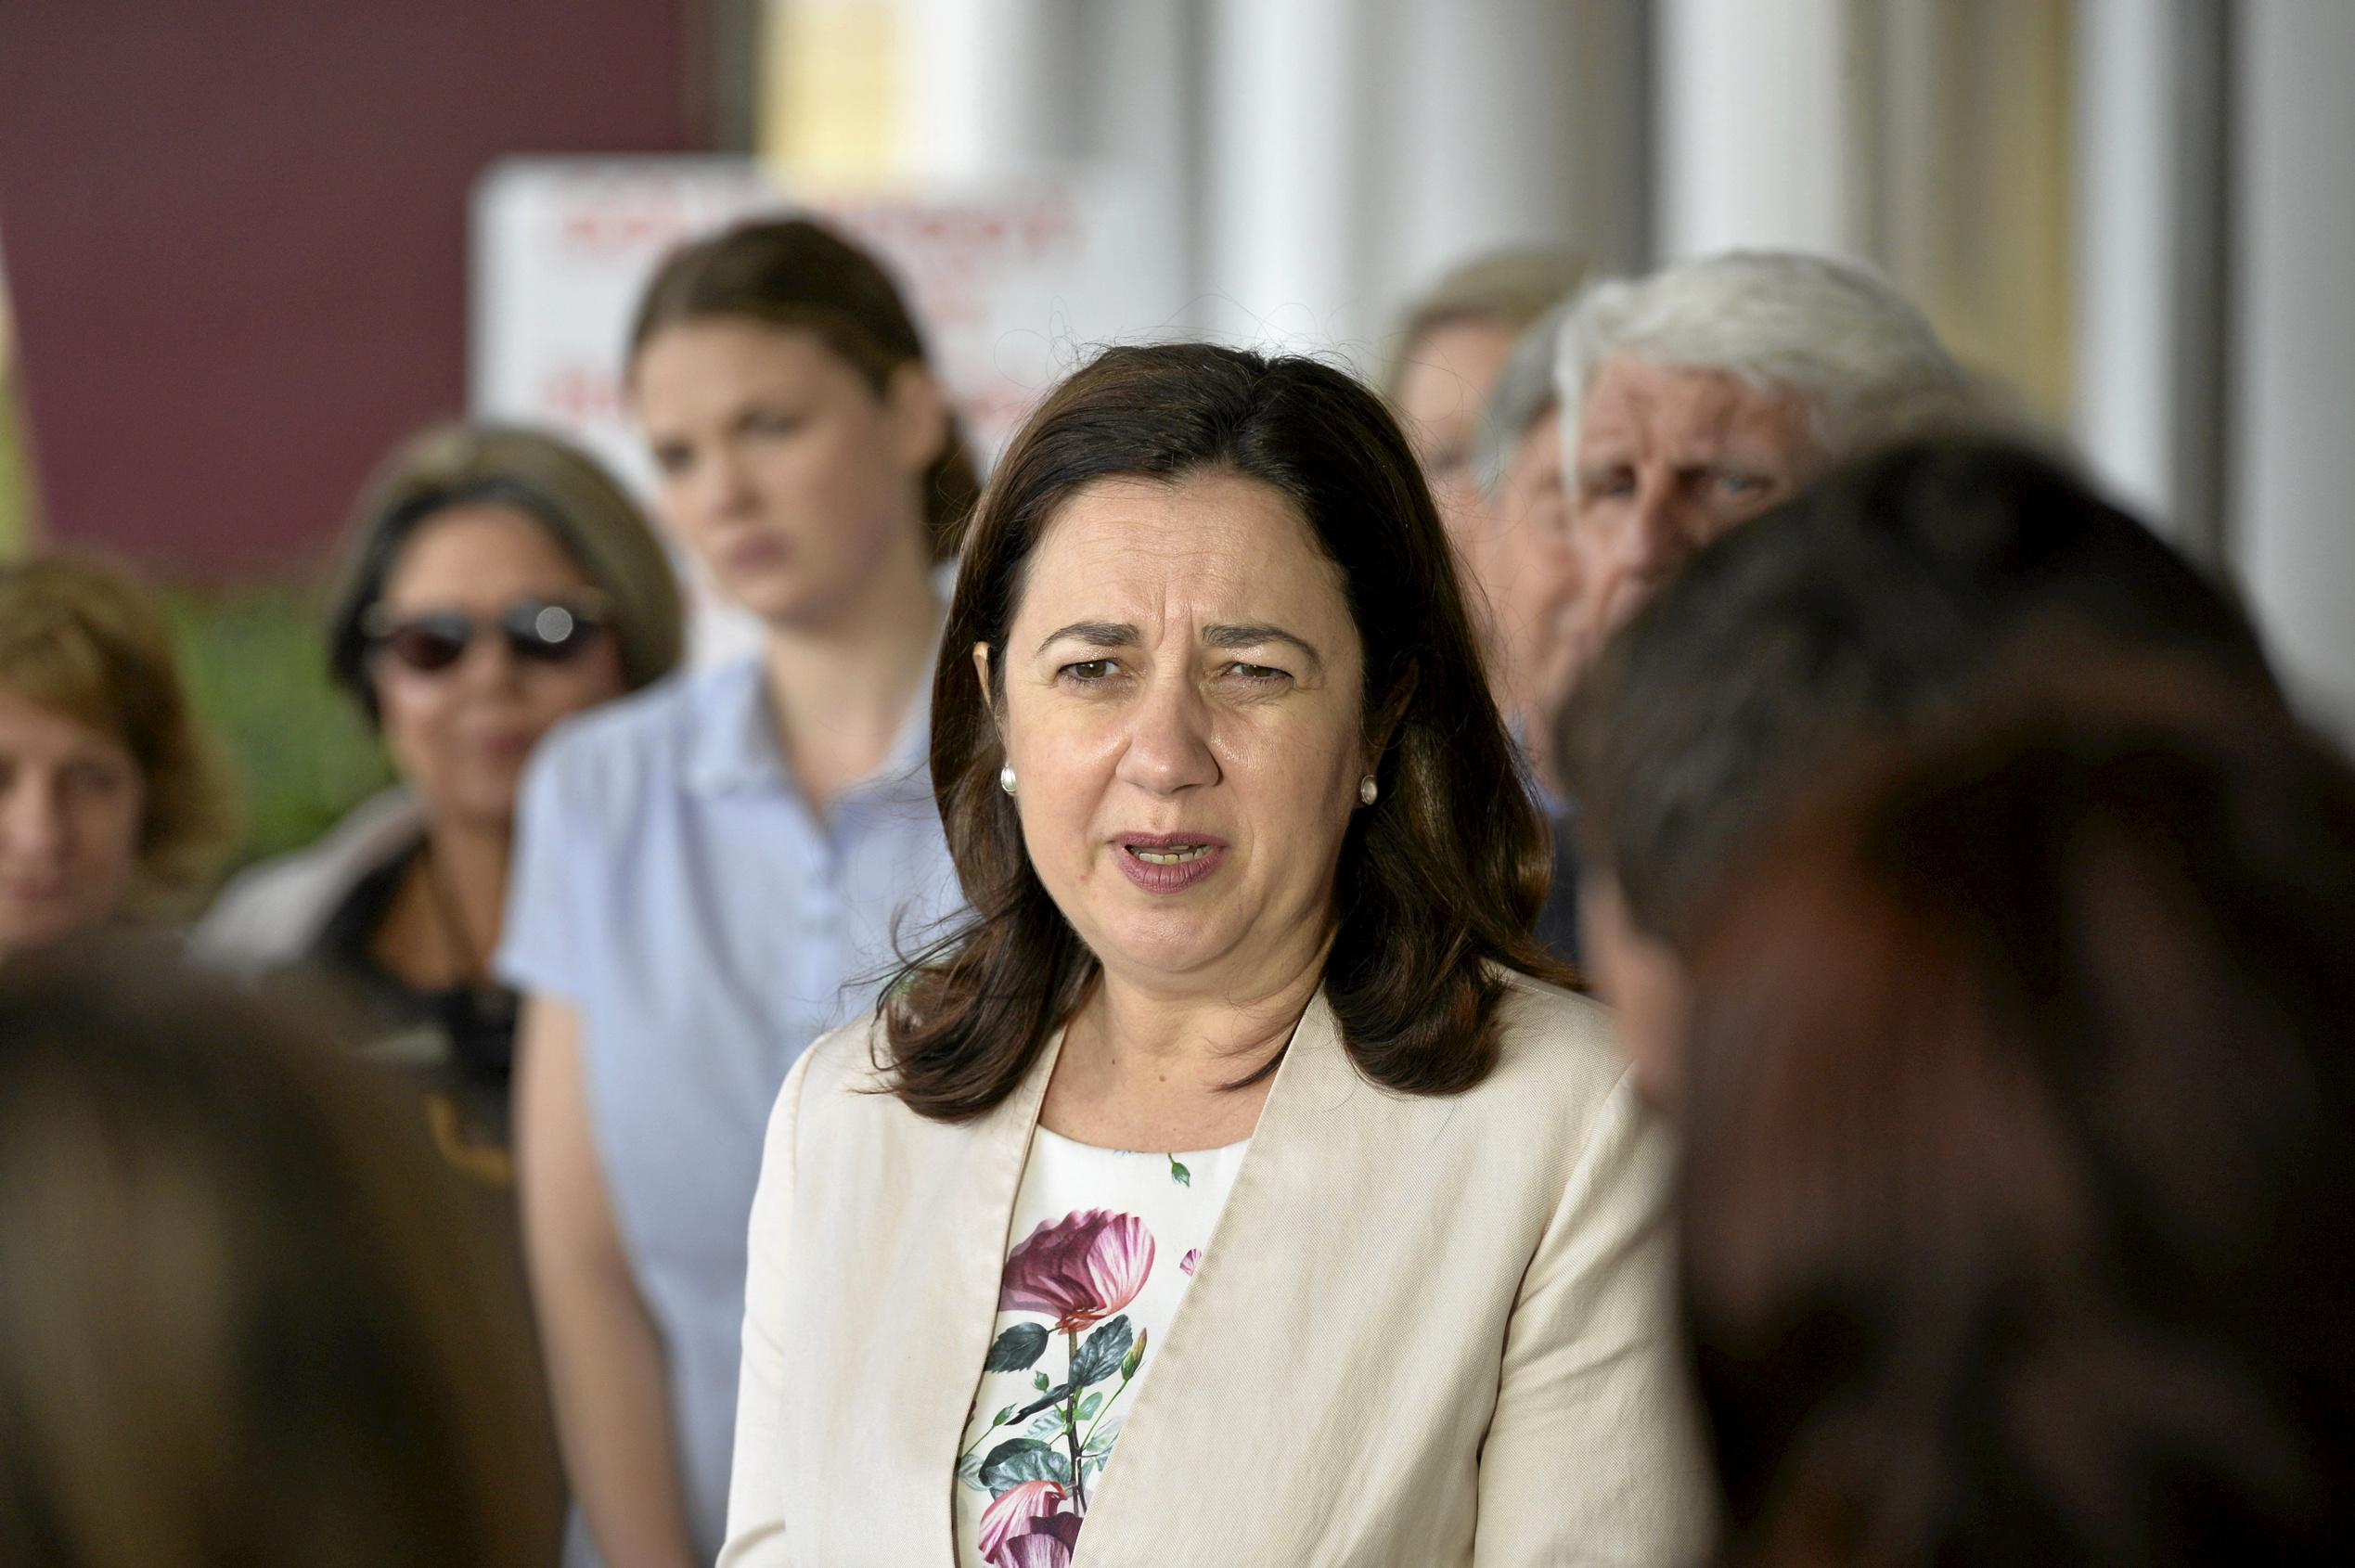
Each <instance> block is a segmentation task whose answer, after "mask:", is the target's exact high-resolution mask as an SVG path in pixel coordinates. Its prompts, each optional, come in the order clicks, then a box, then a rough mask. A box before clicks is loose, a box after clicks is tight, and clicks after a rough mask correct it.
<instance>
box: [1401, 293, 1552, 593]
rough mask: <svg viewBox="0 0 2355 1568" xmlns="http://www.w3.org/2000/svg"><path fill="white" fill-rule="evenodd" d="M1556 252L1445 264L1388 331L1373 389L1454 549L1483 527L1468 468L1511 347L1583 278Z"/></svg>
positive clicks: (1476, 485)
mask: <svg viewBox="0 0 2355 1568" xmlns="http://www.w3.org/2000/svg"><path fill="white" fill-rule="evenodd" d="M1586 270H1587V264H1586V263H1585V262H1584V261H1583V260H1582V259H1581V258H1579V257H1577V256H1574V255H1569V254H1566V253H1564V252H1563V251H1543V250H1538V251H1531V250H1517V251H1495V252H1492V253H1489V254H1486V255H1482V256H1476V257H1474V258H1473V259H1472V260H1471V261H1468V262H1465V263H1463V264H1461V266H1458V267H1455V268H1453V269H1452V270H1450V271H1449V272H1448V273H1447V274H1446V275H1445V276H1442V277H1440V278H1439V279H1437V280H1436V281H1435V282H1434V283H1433V284H1432V285H1431V287H1430V288H1428V289H1424V290H1423V292H1422V294H1420V295H1418V296H1417V297H1416V298H1415V299H1414V300H1413V301H1412V302H1410V303H1409V305H1408V307H1407V309H1406V312H1405V315H1404V316H1403V318H1402V319H1401V320H1400V322H1399V324H1398V328H1397V330H1396V331H1395V332H1394V333H1392V335H1391V348H1390V353H1389V358H1388V362H1387V363H1386V364H1385V365H1384V366H1383V377H1382V389H1383V396H1384V397H1386V398H1388V399H1389V401H1390V405H1391V407H1392V408H1393V409H1394V410H1396V413H1397V415H1398V421H1399V423H1400V425H1401V426H1402V427H1404V429H1405V430H1406V432H1407V441H1408V443H1409V445H1411V446H1412V447H1413V448H1414V454H1415V460H1416V461H1417V462H1419V463H1421V464H1422V470H1423V475H1424V477H1425V478H1426V479H1427V480H1429V481H1430V483H1431V496H1432V499H1433V500H1434V501H1435V503H1437V505H1438V508H1439V521H1441V522H1443V523H1445V524H1446V525H1447V529H1448V536H1449V537H1450V538H1452V539H1454V540H1456V541H1457V547H1458V549H1460V550H1461V551H1463V552H1464V553H1465V554H1466V555H1467V556H1476V555H1477V553H1478V535H1479V534H1480V533H1481V531H1482V529H1483V528H1484V526H1485V520H1484V518H1483V515H1482V512H1483V508H1482V496H1481V494H1480V492H1481V482H1482V476H1481V474H1480V473H1479V471H1478V469H1477V466H1476V458H1477V455H1478V444H1479V441H1480V429H1481V422H1482V419H1483V418H1484V416H1485V415H1486V411H1487V408H1488V404H1489V400H1490V398H1491V397H1492V396H1493V395H1494V393H1495V392H1496V390H1497V387H1498V383H1499V379H1500V378H1501V377H1502V376H1503V375H1504V373H1505V369H1506V366H1507V363H1508V362H1509V360H1510V359H1511V357H1512V353H1513V346H1514V344H1515V343H1516V342H1518V341H1519V340H1520V338H1521V336H1522V334H1523V333H1525V332H1526V331H1527V330H1528V329H1529V328H1531V327H1532V326H1534V325H1536V324H1537V322H1538V318H1539V317H1541V316H1543V315H1546V314H1547V313H1548V312H1549V311H1551V309H1553V308H1554V307H1555V306H1556V305H1558V304H1560V303H1561V302H1563V301H1564V300H1566V299H1568V298H1569V297H1570V295H1571V293H1572V292H1573V291H1574V290H1575V289H1576V288H1577V287H1578V281H1579V279H1580V278H1582V277H1584V276H1586Z"/></svg>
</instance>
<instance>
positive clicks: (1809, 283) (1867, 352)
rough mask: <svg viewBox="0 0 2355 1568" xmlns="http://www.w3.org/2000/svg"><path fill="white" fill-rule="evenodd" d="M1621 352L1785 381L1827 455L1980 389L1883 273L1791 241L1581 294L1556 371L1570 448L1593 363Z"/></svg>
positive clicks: (1959, 417)
mask: <svg viewBox="0 0 2355 1568" xmlns="http://www.w3.org/2000/svg"><path fill="white" fill-rule="evenodd" d="M1618 355H1625V356H1627V357H1628V358H1632V359H1638V360H1641V361H1643V362H1644V363H1646V364H1652V365H1662V366H1676V367H1679V368H1683V369H1695V370H1717V371H1722V372H1724V373H1726V374H1728V375H1731V376H1736V377H1739V378H1740V379H1743V380H1744V381H1747V382H1749V383H1750V384H1752V385H1753V386H1757V387H1760V388H1769V389H1773V390H1777V391H1782V392H1789V393H1791V394H1792V395H1794V396H1795V397H1796V398H1797V399H1798V400H1799V402H1800V403H1801V404H1802V405H1804V406H1805V408H1806V410H1807V415H1808V428H1809V430H1810V431H1811V432H1812V434H1813V435H1814V437H1815V442H1816V444H1817V446H1818V448H1819V449H1820V451H1821V455H1822V456H1823V457H1824V458H1825V460H1827V461H1834V462H1836V461H1839V460H1842V459H1844V458H1847V457H1849V456H1855V455H1857V454H1859V453H1860V452H1861V451H1863V450H1865V449H1867V448H1871V447H1874V446H1878V445H1879V444H1881V443H1884V442H1885V441H1888V440H1891V439H1895V438H1897V437H1898V436H1899V435H1900V434H1902V433H1904V432H1906V431H1911V430H1912V429H1914V428H1916V427H1918V426H1921V425H1925V424H1927V425H1937V424H1949V423H1955V422H1964V421H1968V420H1969V419H1970V418H1971V417H1972V415H1973V413H1974V411H1975V405H1976V404H1977V403H1978V402H1979V399H1980V391H1979V389H1978V388H1977V386H1976V385H1975V382H1974V381H1973V379H1972V378H1970V377H1969V376H1968V375H1966V374H1965V373H1964V371H1963V367H1962V366H1960V365H1958V364H1956V363H1955V360H1954V356H1953V355H1952V354H1950V353H1948V352H1947V350H1946V347H1945V345H1944V344H1942V343H1940V342H1939V341H1938V337H1937V332H1936V331H1935V330H1933V329H1932V328H1931V326H1930V323H1929V320H1928V318H1927V317H1925V316H1924V315H1923V314H1922V313H1921V311H1919V310H1918V309H1916V308H1915V307H1914V306H1913V304H1912V303H1911V302H1910V301H1908V300H1907V299H1906V298H1905V297H1904V296H1903V295H1901V294H1899V293H1898V291H1897V290H1896V289H1893V288H1892V287H1890V286H1889V284H1888V282H1887V281H1886V280H1885V279H1884V278H1883V277H1882V276H1880V275H1879V274H1877V273H1875V272H1872V271H1871V270H1869V269H1867V268H1865V267H1863V266H1860V265H1857V264H1855V263H1847V262H1838V261H1834V260H1832V259H1830V258H1829V257H1824V256H1810V255H1803V254H1800V253H1797V252H1794V251H1729V252H1727V253H1726V254H1723V255H1718V256H1705V257H1702V258H1700V259H1698V260H1695V261H1690V262H1679V263H1675V264H1673V265H1670V266H1667V267H1663V268H1661V269H1660V270H1659V271H1657V272H1654V273H1652V274H1650V275H1649V276H1644V277H1641V278H1634V279H1612V280H1610V281H1606V282H1602V283H1598V284H1596V285H1595V286H1594V287H1592V288H1590V289H1588V290H1587V291H1586V292H1585V293H1583V294H1582V295H1580V296H1579V298H1578V301H1577V303H1576V308H1575V309H1574V310H1573V311H1572V313H1571V315H1570V319H1569V320H1568V322H1566V323H1565V324H1564V328H1563V331H1562V343H1561V348H1560V352H1559V354H1558V356H1557V358H1556V361H1555V370H1554V384H1555V386H1556V387H1557V389H1558V390H1559V391H1560V393H1561V397H1562V430H1563V443H1564V451H1565V452H1568V453H1576V450H1577V436H1578V416H1579V411H1580V405H1581V404H1582V403H1583V401H1584V399H1585V396H1586V393H1587V391H1588V389H1589V387H1590V386H1591V385H1592V384H1593V380H1594V375H1595V372H1596V371H1597V370H1598V369H1599V368H1601V366H1602V363H1603V361H1604V360H1606V359H1609V358H1612V357H1615V356H1618Z"/></svg>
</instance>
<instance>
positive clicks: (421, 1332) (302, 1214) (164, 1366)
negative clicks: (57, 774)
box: [0, 944, 546, 1568]
mask: <svg viewBox="0 0 2355 1568" xmlns="http://www.w3.org/2000/svg"><path fill="white" fill-rule="evenodd" d="M326 1045H327V1042H324V1041H323V1040H321V1039H320V1038H318V1037H316V1036H315V1035H313V1034H311V1033H309V1032H306V1031H303V1030H299V1029H297V1028H295V1027H293V1025H292V1024H291V1023H290V1021H289V1020H288V1019H287V1018H286V1017H285V1016H283V1015H282V1014H280V1013H279V1012H277V1010H275V1009H269V1008H266V1007H264V1006H263V1005H262V1004H261V1003H259V1002H258V1001H257V1000H256V999H255V998H253V997H252V996H250V995H248V994H246V993H244V992H243V991H241V990H238V989H235V988H231V987H228V986H226V985H224V984H222V983H218V982H206V981H204V980H201V979H199V978H198V977H194V976H192V975H189V974H187V973H184V972H181V971H179V970H176V969H175V968H174V965H173V964H172V962H171V961H170V960H169V959H168V958H164V957H162V956H161V955H159V954H158V953H156V952H154V951H152V950H150V949H149V948H148V947H147V946H146V945H140V946H137V947H134V948H130V949H127V950H126V949H118V948H114V947H111V946H109V945H105V944H100V945H98V946H97V948H96V949H94V950H93V951H91V952H88V953H78V954H76V955H74V956H73V958H72V959H71V961H70V962H61V961H60V960H59V959H58V958H51V957H40V958H34V959H32V960H30V961H29V962H27V963H25V964H22V965H19V964H11V965H10V966H9V970H8V971H7V973H6V975H5V977H0V1258H5V1259H6V1260H7V1262H6V1266H5V1267H0V1413H4V1414H0V1497H5V1498H6V1505H5V1506H0V1562H6V1563H10V1564H18V1563H21V1564H27V1565H30V1564H34V1563H38V1564H40V1565H42V1568H162V1565H173V1568H212V1565H216V1564H218V1565H226V1564H237V1565H238V1568H319V1565H322V1564H332V1565H334V1568H512V1565H514V1564H518V1563H529V1562H534V1561H545V1560H546V1553H545V1549H542V1550H540V1551H539V1552H538V1553H537V1554H536V1555H535V1552H534V1546H535V1543H534V1537H533V1534H532V1522H531V1520H530V1519H529V1517H528V1515H526V1514H524V1513H521V1512H520V1511H519V1510H518V1509H517V1507H516V1506H515V1505H516V1500H517V1499H516V1497H515V1496H514V1493H513V1490H512V1488H511V1486H510V1484H509V1481H508V1478H509V1476H510V1475H511V1467H512V1463H513V1454H514V1452H515V1445H516V1442H517V1441H518V1434H517V1432H516V1428H515V1414H516V1412H517V1411H518V1410H519V1409H522V1408H526V1407H528V1397H527V1395H526V1394H525V1393H524V1392H522V1391H521V1390H519V1389H517V1388H516V1387H514V1386H513V1383H514V1381H515V1380H516V1379H517V1378H519V1377H521V1376H522V1375H523V1372H524V1361H525V1358H524V1356H523V1355H522V1354H521V1352H520V1350H519V1348H518V1344H519V1341H520V1337H521V1323H520V1321H519V1314H520V1305H519V1304H517V1303H515V1302H513V1301H512V1300H508V1301H506V1302H501V1301H499V1300H498V1299H497V1298H496V1297H495V1295H493V1294H491V1293H490V1292H486V1290H485V1289H484V1285H483V1276H482V1275H481V1274H480V1273H479V1272H478V1271H477V1270H476V1269H475V1268H474V1267H472V1266H471V1262H472V1260H471V1258H470V1255H469V1254H467V1253H463V1252H453V1250H452V1249H451V1247H450V1245H449V1237H450V1231H451V1227H452V1220H451V1218H450V1215H449V1212H448V1202H449V1199H450V1196H451V1194H450V1192H449V1190H448V1187H447V1177H446V1175H445V1173H444V1172H442V1171H440V1170H437V1168H436V1163H435V1162H434V1161H433V1159H432V1158H431V1156H430V1155H429V1154H428V1153H427V1151H426V1149H425V1147H424V1143H423V1140H422V1138H421V1137H420V1136H419V1135H418V1132H417V1130H416V1128H415V1127H414V1125H412V1124H408V1123H407V1122H406V1119H405V1118H403V1117H400V1116H397V1115H395V1114H394V1113H393V1112H392V1107H391V1106H390V1105H389V1104H387V1103H386V1102H384V1100H383V1099H382V1098H381V1090H380V1087H379V1086H377V1085H375V1084H374V1083H372V1082H371V1081H369V1079H368V1078H367V1075H366V1074H364V1073H362V1072H361V1070H360V1069H359V1068H357V1067H355V1066H354V1065H352V1064H351V1063H349V1062H348V1061H345V1060H339V1057H338V1053H336V1052H333V1051H331V1050H329V1049H328V1048H326Z"/></svg>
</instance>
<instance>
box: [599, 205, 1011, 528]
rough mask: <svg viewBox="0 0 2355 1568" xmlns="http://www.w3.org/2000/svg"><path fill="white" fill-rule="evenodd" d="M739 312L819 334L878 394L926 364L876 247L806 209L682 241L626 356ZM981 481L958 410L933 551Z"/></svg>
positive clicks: (944, 462) (931, 509) (934, 493)
mask: <svg viewBox="0 0 2355 1568" xmlns="http://www.w3.org/2000/svg"><path fill="white" fill-rule="evenodd" d="M729 317H736V318H740V319H743V320H748V321H756V322H760V323H762V324H764V325H766V326H769V327H782V328H791V329H794V330H798V331H804V332H809V333H811V334H813V335H815V336H816V337H817V340H818V341H820V342H822V343H824V344H825V345H826V346H827V348H829V349H830V350H831V351H832V352H833V353H835V354H837V355H838V356H840V357H841V358H842V359H843V361H844V362H845V363H847V364H849V365H850V366H852V367H853V368H854V369H856V370H857V371H858V372H859V374H860V375H862V376H864V377H865V378H866V379H867V383H868V385H869V387H871V388H872V389H873V390H874V392H875V394H876V395H877V396H879V397H880V396H882V394H883V392H885V391H886V390H888V389H889V387H890V386H891V380H892V377H893V375H894V373H896V372H897V371H898V370H899V369H900V368H901V367H902V366H909V365H913V366H922V365H923V364H924V363H925V360H924V340H923V336H922V334H920V332H918V331H917V329H916V320H915V317H913V316H911V315H908V312H907V303H906V302H904V301H903V300H902V299H901V298H900V292H899V289H898V288H897V287H896V286H894V284H893V282H892V279H891V276H890V275H889V274H887V273H886V272H884V271H883V269H882V266H881V265H879V264H878V263H876V261H875V259H874V258H873V257H872V256H869V254H868V253H867V252H866V251H862V250H860V249H859V248H858V247H857V246H856V245H853V244H851V243H850V242H849V241H848V240H846V239H843V238H841V237H840V236H839V235H836V234H835V233H833V232H832V231H831V230H830V229H827V228H825V227H822V226H821V225H817V224H814V223H811V222H810V221H809V220H808V219H806V218H772V219H766V220H763V221H761V222H757V223H748V224H740V225H737V226H736V227H734V228H731V229H728V230H727V231H725V232H723V233H720V234H716V235H714V236H712V237H711V238H707V239H699V240H695V241H693V242H691V243H689V244H687V245H682V246H681V247H679V248H678V249H677V250H676V251H672V252H671V253H670V255H669V256H668V257H667V258H665V259H664V261H663V264H662V266H661V268H660V269H658V270H657V271H656V272H655V274H654V281H653V282H651V283H650V284H648V285H647V288H646V293H645V295H644V296H643V297H642V298H641V299H640V300H639V301H638V306H637V317H636V319H635V320H633V321H632V322H631V324H630V339H629V363H630V364H631V365H632V366H635V365H637V359H638V355H640V354H641V353H644V352H645V351H646V345H647V344H648V343H649V342H650V341H653V339H654V337H655V335H656V334H658V333H660V332H661V331H662V330H663V328H666V327H676V326H677V325H679V324H680V323H682V322H688V321H709V320H714V319H727V318H729ZM980 488H981V483H980V479H979V477H978V474H977V472H976V470H975V469H974V467H973V459H972V454H971V453H969V452H968V451H967V450H966V449H965V439H964V435H963V433H962V431H961V430H960V429H959V426H958V424H957V423H956V421H955V420H954V419H952V420H951V421H950V423H949V430H948V439H947V441H946V443H945V444H944V445H943V446H942V448H941V455H940V456H938V457H937V458H935V459H933V465H932V467H931V468H930V469H927V470H926V472H925V474H924V481H923V489H924V524H925V527H926V529H927V530H928V531H929V532H930V533H931V534H932V540H933V558H934V559H940V560H946V559H948V557H949V556H950V555H951V554H952V553H954V552H953V549H952V547H951V540H952V537H953V535H954V533H955V532H956V527H957V524H958V523H959V522H960V521H963V519H964V516H965V514H966V513H967V512H968V511H970V510H972V505H973V498H974V496H975V495H976V494H977V493H978V492H979V490H980Z"/></svg>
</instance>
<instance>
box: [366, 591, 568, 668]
mask: <svg viewBox="0 0 2355 1568" xmlns="http://www.w3.org/2000/svg"><path fill="white" fill-rule="evenodd" d="M604 630H605V616H604V614H603V612H602V611H600V610H593V609H590V608H589V607H587V606H586V605H580V604H558V603H556V602H555V601H554V600H552V599H536V598H527V599H518V600H516V601H515V602H514V603H513V604H510V605H508V607H507V608H506V609H505V610H501V611H499V613H498V614H497V616H496V617H495V618H494V619H492V620H489V621H478V620H476V619H475V618H474V617H473V616H471V615H468V614H465V613H463V612H461V611H459V610H431V611H429V612H428V613H426V614H423V615H416V616H411V617H410V618H408V619H407V620H405V621H396V620H394V619H393V618H392V614H391V612H389V611H388V610H385V608H384V607H383V606H382V605H376V606H373V607H371V608H370V610H368V612H367V615H366V616H364V617H362V618H361V622H360V635H361V636H364V637H366V638H367V645H368V647H369V649H371V650H375V649H382V650H383V651H385V652H387V653H390V654H391V655H392V657H393V658H395V659H398V660H399V661H400V662H402V663H404V664H406V665H407V666H408V667H409V668H410V669H412V670H415V671H417V672H418V674H420V675H432V674H434V673H436V672H437V671H441V670H446V669H448V668H449V667H450V666H451V665H453V664H455V663H457V662H458V661H459V660H461V659H463V658H465V657H466V650H467V649H468V648H469V647H470V646H472V644H473V642H474V639H475V637H476V636H477V635H479V634H484V633H487V634H489V635H491V636H501V637H505V638H506V639H507V646H508V649H509V650H510V651H512V652H513V653H514V655H515V657H516V658H518V659H521V660H525V661H527V662H532V663H538V664H561V663H564V662H567V661H568V660H571V659H573V658H574V657H576V656H577V655H578V654H579V653H580V652H581V651H582V650H583V649H586V648H587V647H588V646H589V645H590V644H591V643H593V642H595V641H596V640H597V639H598V636H599V635H600V634H602V633H603V632H604Z"/></svg>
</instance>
